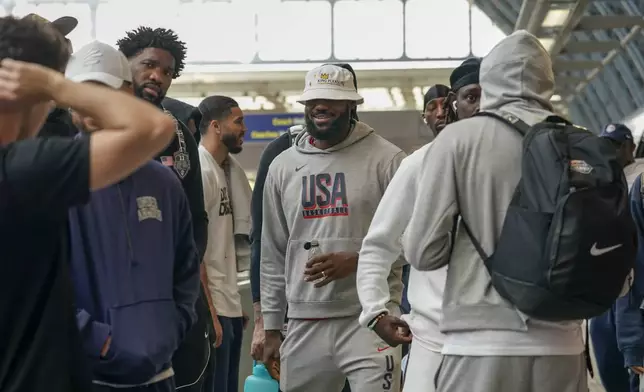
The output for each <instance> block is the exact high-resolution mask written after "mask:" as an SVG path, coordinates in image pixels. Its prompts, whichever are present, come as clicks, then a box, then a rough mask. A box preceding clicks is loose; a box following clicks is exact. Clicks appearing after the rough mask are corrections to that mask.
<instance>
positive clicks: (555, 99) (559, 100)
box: [550, 94, 561, 102]
mask: <svg viewBox="0 0 644 392" xmlns="http://www.w3.org/2000/svg"><path fill="white" fill-rule="evenodd" d="M550 100H551V101H552V102H561V95H557V94H555V95H553V96H552V98H550Z"/></svg>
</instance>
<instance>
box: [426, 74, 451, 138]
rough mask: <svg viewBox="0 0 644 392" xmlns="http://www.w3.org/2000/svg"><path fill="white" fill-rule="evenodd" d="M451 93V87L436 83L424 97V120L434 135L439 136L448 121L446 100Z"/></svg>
mask: <svg viewBox="0 0 644 392" xmlns="http://www.w3.org/2000/svg"><path fill="white" fill-rule="evenodd" d="M450 93H451V90H450V88H449V87H447V86H445V85H442V84H435V85H433V86H432V87H430V88H429V90H427V92H426V93H425V96H424V97H423V115H422V116H423V120H424V121H425V124H427V126H428V127H429V129H431V130H432V133H433V134H434V136H437V135H438V133H439V132H440V131H442V130H443V128H445V126H446V125H447V123H448V113H449V110H448V105H446V101H447V100H448V98H449V96H450Z"/></svg>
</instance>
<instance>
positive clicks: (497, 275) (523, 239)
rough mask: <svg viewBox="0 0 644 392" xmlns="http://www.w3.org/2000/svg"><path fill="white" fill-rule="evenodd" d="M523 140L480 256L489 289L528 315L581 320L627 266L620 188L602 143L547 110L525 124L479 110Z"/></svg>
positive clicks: (605, 303)
mask: <svg viewBox="0 0 644 392" xmlns="http://www.w3.org/2000/svg"><path fill="white" fill-rule="evenodd" d="M477 115H478V116H488V117H493V118H496V119H498V120H500V121H503V122H504V123H506V124H508V125H510V126H511V127H512V128H513V129H515V130H516V131H517V132H519V133H520V134H521V135H522V136H523V158H522V162H521V180H520V181H519V184H518V185H517V187H516V190H515V193H514V195H513V197H512V200H511V202H510V206H509V207H508V210H507V214H506V216H505V221H504V223H503V228H502V231H501V237H500V238H499V240H498V242H497V244H496V249H495V251H494V253H493V254H492V255H490V256H487V255H486V254H485V252H484V251H483V248H482V247H481V245H480V243H479V242H478V241H477V240H476V239H475V238H474V236H473V235H472V232H471V230H470V229H469V227H468V225H467V224H466V223H465V222H464V221H463V223H464V227H465V229H466V231H467V233H468V235H469V236H470V238H471V239H472V242H473V244H474V246H475V248H476V250H477V251H478V253H479V254H480V256H481V258H483V260H484V262H485V266H486V268H487V270H488V272H489V274H490V277H491V280H492V285H493V286H494V288H495V289H496V291H497V292H498V293H499V294H500V295H501V296H502V297H503V298H505V299H506V300H508V301H509V302H510V303H512V304H513V305H514V306H515V307H516V308H517V309H519V310H520V311H521V312H523V313H525V314H526V315H528V316H530V317H534V318H537V319H541V320H548V321H566V320H580V319H586V318H591V317H594V316H598V315H600V314H602V313H604V312H605V311H606V310H608V309H609V308H610V307H611V306H612V305H613V303H614V302H615V300H616V299H617V298H618V296H619V295H620V292H621V291H622V289H623V288H624V284H625V281H626V279H627V277H628V275H629V273H630V271H631V269H632V268H633V266H634V264H635V254H636V251H637V231H636V228H635V224H634V222H633V219H632V217H631V212H630V208H629V204H628V185H627V183H626V179H625V177H624V172H623V168H622V167H621V166H620V164H619V163H618V161H617V154H616V151H615V148H614V147H613V146H612V145H611V143H610V142H609V141H607V140H605V139H603V138H600V137H598V136H596V135H594V134H592V133H591V132H589V131H588V130H586V129H584V128H581V127H578V126H575V125H572V124H570V123H569V122H567V121H566V120H564V119H562V118H560V117H557V116H551V117H548V118H546V119H545V120H544V121H543V122H541V123H538V124H536V125H534V126H532V127H530V126H529V125H528V124H526V123H525V122H523V121H521V120H519V119H518V118H516V117H514V116H512V115H508V114H503V115H497V114H494V113H488V112H481V113H478V114H477Z"/></svg>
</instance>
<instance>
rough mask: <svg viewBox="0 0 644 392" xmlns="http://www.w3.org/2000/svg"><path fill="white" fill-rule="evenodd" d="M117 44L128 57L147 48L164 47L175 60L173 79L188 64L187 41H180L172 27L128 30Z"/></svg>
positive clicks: (179, 74)
mask: <svg viewBox="0 0 644 392" xmlns="http://www.w3.org/2000/svg"><path fill="white" fill-rule="evenodd" d="M116 45H117V46H118V47H119V50H120V51H121V52H123V54H124V55H125V57H127V58H128V59H130V58H132V57H134V56H136V55H138V54H139V53H141V51H142V50H143V49H146V48H157V49H163V50H165V51H167V52H169V53H170V54H171V55H172V57H174V61H175V67H174V75H172V78H173V79H176V78H178V77H179V76H181V71H183V68H184V67H185V65H186V64H185V60H186V50H187V48H186V43H185V42H183V41H180V40H179V37H178V36H177V34H176V33H175V32H174V31H173V30H171V29H164V28H156V29H152V28H150V27H145V26H141V27H139V28H137V29H134V30H132V31H128V32H127V33H126V35H125V37H124V38H121V39H120V40H118V41H117V42H116Z"/></svg>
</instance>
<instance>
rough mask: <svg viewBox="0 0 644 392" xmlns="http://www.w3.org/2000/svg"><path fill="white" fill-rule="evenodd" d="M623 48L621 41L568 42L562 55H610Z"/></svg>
mask: <svg viewBox="0 0 644 392" xmlns="http://www.w3.org/2000/svg"><path fill="white" fill-rule="evenodd" d="M620 46H621V43H620V42H619V40H610V41H573V42H568V45H566V47H565V48H563V50H562V51H561V54H579V53H608V52H610V51H611V50H613V49H617V48H619V47H620Z"/></svg>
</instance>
